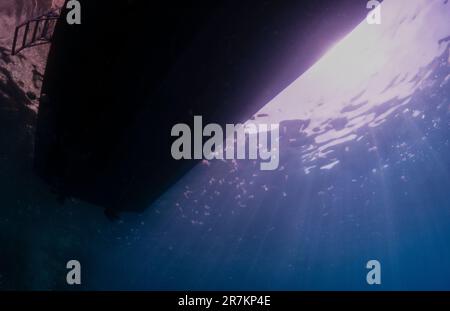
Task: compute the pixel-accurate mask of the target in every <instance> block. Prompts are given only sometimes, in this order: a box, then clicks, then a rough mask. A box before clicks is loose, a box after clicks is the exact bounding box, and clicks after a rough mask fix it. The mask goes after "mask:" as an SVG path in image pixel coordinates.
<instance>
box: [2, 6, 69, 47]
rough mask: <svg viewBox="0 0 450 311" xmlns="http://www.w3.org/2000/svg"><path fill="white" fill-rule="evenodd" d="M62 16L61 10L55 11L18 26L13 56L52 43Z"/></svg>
mask: <svg viewBox="0 0 450 311" xmlns="http://www.w3.org/2000/svg"><path fill="white" fill-rule="evenodd" d="M60 15H61V9H55V10H52V11H49V12H47V13H45V14H43V15H41V16H38V17H34V18H32V19H30V20H28V21H26V22H24V23H23V24H20V25H19V26H17V27H16V30H15V32H14V40H13V46H12V50H11V51H12V52H11V54H12V55H16V54H18V53H19V52H21V51H23V50H24V49H27V48H31V47H34V46H37V45H42V44H47V43H50V42H51V40H52V37H53V31H54V30H55V26H56V22H57V21H58V19H59V17H60Z"/></svg>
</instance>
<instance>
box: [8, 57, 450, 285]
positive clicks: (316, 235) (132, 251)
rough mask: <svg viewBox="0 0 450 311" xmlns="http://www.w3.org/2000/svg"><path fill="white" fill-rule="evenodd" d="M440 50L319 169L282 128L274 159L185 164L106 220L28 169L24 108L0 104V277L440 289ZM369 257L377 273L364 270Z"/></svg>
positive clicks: (446, 227)
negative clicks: (73, 264)
mask: <svg viewBox="0 0 450 311" xmlns="http://www.w3.org/2000/svg"><path fill="white" fill-rule="evenodd" d="M448 56H449V55H448V51H447V52H446V53H445V54H444V55H442V56H441V58H440V59H438V60H437V62H438V64H439V66H435V65H433V66H434V67H431V64H430V68H434V69H433V70H434V71H433V74H432V75H431V76H430V78H429V81H428V82H429V83H428V86H426V87H425V86H424V87H421V88H418V90H417V91H416V93H415V94H414V95H413V97H412V100H411V101H410V102H409V104H408V105H407V106H404V107H402V109H400V110H399V111H398V112H396V113H393V114H391V115H390V116H389V118H388V119H387V120H386V122H385V123H383V124H382V125H380V126H378V127H375V128H371V127H368V126H366V127H363V128H361V129H359V130H358V133H357V134H358V136H363V138H362V139H360V140H355V141H351V142H347V143H343V144H340V145H336V146H334V147H333V150H334V155H335V157H336V158H337V159H339V161H340V162H339V164H338V165H336V166H335V167H333V168H332V169H330V170H320V169H316V170H311V171H310V172H309V174H306V173H305V165H304V164H303V163H302V160H301V158H300V156H299V154H300V153H299V149H300V147H301V145H302V143H305V144H306V143H310V142H311V140H312V138H311V137H309V138H308V137H306V136H302V133H299V134H298V135H299V136H298V141H299V142H297V143H296V144H292V143H290V142H289V140H287V139H285V140H282V144H281V147H280V150H281V162H280V169H279V170H278V171H274V172H261V171H260V170H259V165H257V164H255V163H253V162H246V161H240V162H236V163H232V162H222V161H218V162H211V163H210V165H199V166H198V167H196V168H195V169H194V170H193V171H191V172H190V173H189V174H188V175H187V176H186V177H185V178H183V179H182V180H181V181H180V182H179V183H178V184H176V185H175V186H173V188H172V189H170V191H168V192H167V193H166V194H165V195H163V196H162V197H161V198H160V200H159V201H158V202H157V203H155V204H154V205H153V206H151V207H149V209H148V211H147V212H146V213H144V214H143V215H123V217H122V220H121V221H120V222H119V223H111V222H109V221H108V220H106V219H105V217H104V216H103V212H102V210H101V209H100V208H97V207H95V206H90V205H88V204H86V203H83V202H78V201H76V200H72V201H70V202H68V203H67V204H66V205H64V206H61V205H59V204H58V203H57V202H56V199H55V197H54V196H53V195H52V194H51V192H50V191H49V189H48V188H47V186H46V185H44V184H43V183H42V182H41V181H40V180H38V179H37V178H36V177H35V176H34V175H33V173H32V168H31V160H32V157H31V151H32V145H31V142H32V140H31V138H32V130H30V131H28V130H25V128H27V124H28V122H29V123H30V124H33V121H32V118H31V117H30V115H29V114H27V113H25V112H24V111H19V112H15V114H13V113H12V112H10V111H7V110H5V111H2V112H1V115H2V120H3V121H4V122H3V123H2V127H3V129H5V130H8V131H9V132H8V134H6V132H3V133H4V134H2V136H1V144H2V147H1V148H2V150H1V154H0V155H1V160H0V186H1V188H0V189H1V190H0V194H1V201H0V203H1V208H0V250H1V252H0V288H3V289H69V287H68V286H67V285H66V284H65V277H66V272H67V271H66V269H65V265H66V262H67V261H69V260H71V259H76V260H79V261H80V262H81V264H82V282H83V284H82V285H81V286H80V287H79V289H96V290H100V289H101V290H104V289H112V290H115V289H118V290H124V289H125V290H131V289H139V290H147V289H149V290H150V289H152V290H163V289H164V290H165V289H176V290H217V289H224V290H242V289H244V290H247V289H248V290H250V289H251V290H450V198H449V192H450V146H449V139H450V131H449V130H450V80H447V81H445V78H446V77H447V76H448V75H449V74H450V68H449V64H448V62H447V59H448ZM395 104H396V102H395V101H393V102H389V103H386V105H385V106H382V107H381V108H377V109H378V110H377V111H375V112H376V113H377V114H381V113H383V112H384V111H385V110H386V109H388V108H389V107H392V106H393V105H395ZM406 108H407V109H408V110H404V109H406ZM414 111H419V112H420V113H414ZM25 116H26V120H25V119H23V118H25ZM8 120H9V121H10V123H7V122H6V121H8ZM19 121H20V122H19ZM5 122H6V123H5ZM299 122H303V121H299ZM372 259H375V260H378V261H379V262H380V263H381V275H382V277H381V278H382V284H381V285H379V286H369V285H367V283H366V274H367V272H368V270H367V269H366V263H367V262H368V261H369V260H372Z"/></svg>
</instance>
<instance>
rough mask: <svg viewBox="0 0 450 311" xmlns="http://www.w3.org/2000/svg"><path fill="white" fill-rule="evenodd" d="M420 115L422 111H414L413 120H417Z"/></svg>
mask: <svg viewBox="0 0 450 311" xmlns="http://www.w3.org/2000/svg"><path fill="white" fill-rule="evenodd" d="M419 115H420V111H419V110H414V111H413V114H412V116H413V118H417V117H418V116H419Z"/></svg>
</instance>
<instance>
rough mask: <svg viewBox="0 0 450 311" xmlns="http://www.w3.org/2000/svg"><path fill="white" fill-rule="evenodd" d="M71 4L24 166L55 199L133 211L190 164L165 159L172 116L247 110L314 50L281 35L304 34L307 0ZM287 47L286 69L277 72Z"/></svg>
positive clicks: (227, 118)
mask: <svg viewBox="0 0 450 311" xmlns="http://www.w3.org/2000/svg"><path fill="white" fill-rule="evenodd" d="M80 2H81V4H82V24H81V25H72V26H71V25H68V24H67V23H66V22H65V20H64V16H65V14H66V13H67V12H63V14H62V15H63V18H62V19H61V20H60V21H59V23H58V25H57V27H56V30H55V33H54V38H53V44H52V48H51V52H50V55H49V60H48V66H47V70H46V75H45V81H44V85H43V90H42V97H41V103H40V111H39V119H38V127H37V135H36V147H35V168H36V171H37V173H38V174H39V175H40V176H41V177H42V178H43V179H44V180H45V181H46V182H47V183H49V184H50V185H51V186H52V187H53V188H54V190H55V191H56V192H57V193H58V194H59V196H60V198H61V199H64V198H65V197H76V198H79V199H82V200H85V201H87V202H90V203H93V204H96V205H99V206H102V207H105V208H106V209H107V210H108V214H109V215H110V216H111V217H114V213H115V212H116V211H143V210H144V209H145V208H147V207H148V206H149V205H150V204H151V202H153V201H154V200H155V199H156V198H158V196H160V195H161V194H162V193H163V192H164V191H165V190H166V189H168V188H169V187H170V186H171V185H172V184H173V183H175V182H176V181H177V180H178V179H179V178H180V177H181V176H183V174H185V173H186V172H187V171H188V170H189V169H190V168H192V167H193V166H194V165H195V164H196V162H195V161H175V160H174V159H173V158H172V156H171V153H170V150H171V148H170V147H171V144H172V142H173V138H172V137H171V136H170V133H171V128H172V127H173V126H174V125H175V124H177V123H186V124H189V125H192V123H193V116H194V115H201V116H203V119H204V123H205V124H206V123H212V122H214V123H219V124H222V125H224V124H225V123H238V122H242V121H245V120H247V119H248V118H250V117H251V116H252V114H253V113H255V112H256V111H257V110H258V109H259V108H260V107H261V106H262V105H263V104H265V103H266V102H267V101H268V100H270V99H271V98H273V97H274V96H275V95H276V94H277V93H278V92H279V91H281V90H282V89H283V88H284V87H285V86H287V85H288V84H289V83H290V82H291V81H293V79H295V78H296V77H297V76H299V75H300V74H301V73H302V72H303V71H304V70H305V69H307V68H308V66H309V65H310V64H312V63H313V62H314V61H315V60H316V59H317V58H318V56H320V55H318V54H319V52H320V51H322V50H323V48H324V47H323V44H320V42H316V43H315V42H311V40H310V42H309V44H308V45H307V47H304V48H303V50H302V52H303V53H302V52H301V51H300V50H298V49H296V47H293V44H292V42H291V41H289V40H290V39H291V38H292V36H295V38H296V40H297V41H296V43H297V42H298V44H299V45H301V44H302V43H304V42H303V41H302V40H304V41H305V42H306V40H309V39H310V38H309V36H310V35H311V34H312V33H314V31H315V30H314V29H311V31H310V32H307V31H302V32H295V29H298V27H301V26H302V25H303V26H304V25H311V23H312V22H311V19H309V20H308V16H313V15H314V13H315V12H316V13H317V12H320V10H321V7H320V5H318V4H314V3H316V2H314V3H312V2H311V1H310V2H309V3H311V4H310V5H309V10H310V11H306V13H308V14H306V13H305V4H302V5H300V4H299V5H297V6H295V5H293V4H288V3H286V2H284V1H283V2H282V1H265V2H264V3H263V4H262V3H261V1H246V2H245V3H241V2H240V1H204V2H196V4H195V5H192V4H191V5H189V4H179V3H176V4H165V5H162V4H155V3H154V2H152V1H144V0H143V1H119V2H115V1H92V0H86V1H80ZM281 2H282V3H281ZM318 2H320V1H318ZM329 2H331V1H329ZM352 4H353V2H352V1H343V4H342V7H341V9H342V10H345V6H347V8H348V7H350V6H351V5H352ZM363 10H364V8H362V11H363ZM353 15H354V14H353ZM342 19H343V18H341V21H340V22H342ZM356 21H357V20H356V19H355V18H354V20H353V21H348V26H349V27H350V26H351V25H353V24H354V23H355V22H356ZM308 23H309V24H308ZM296 27H297V28H296ZM341 31H342V33H345V31H346V29H341ZM330 32H333V29H323V30H322V33H330ZM339 34H340V33H338V32H336V31H335V33H334V35H336V36H337V35H339ZM288 38H289V39H288ZM308 38H309V39H308ZM297 48H298V46H297ZM293 53H295V54H296V55H295V56H296V58H295V60H294V61H293V62H291V65H293V67H295V68H296V69H295V70H286V67H283V68H284V70H282V71H280V70H277V69H278V68H279V67H280V66H285V65H286V62H285V60H286V57H288V56H292V54H293Z"/></svg>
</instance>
